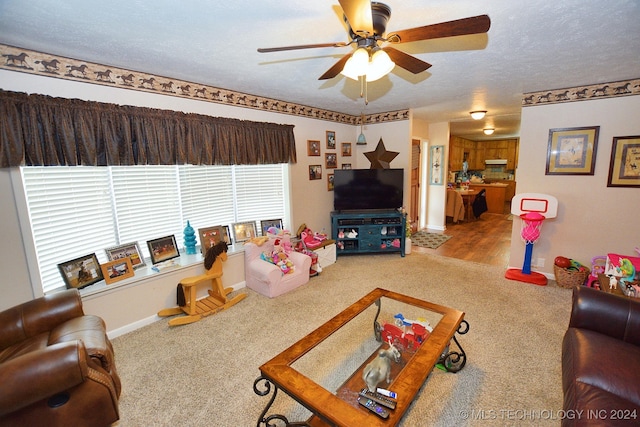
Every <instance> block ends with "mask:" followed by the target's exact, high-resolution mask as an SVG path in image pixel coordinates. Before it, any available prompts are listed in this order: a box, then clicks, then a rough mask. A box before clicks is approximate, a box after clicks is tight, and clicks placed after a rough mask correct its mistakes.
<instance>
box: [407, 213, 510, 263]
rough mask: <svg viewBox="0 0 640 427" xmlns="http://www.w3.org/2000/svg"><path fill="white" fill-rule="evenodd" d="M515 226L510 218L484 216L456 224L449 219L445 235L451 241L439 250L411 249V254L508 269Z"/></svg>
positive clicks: (508, 216) (496, 215)
mask: <svg viewBox="0 0 640 427" xmlns="http://www.w3.org/2000/svg"><path fill="white" fill-rule="evenodd" d="M512 225H513V221H512V220H511V219H510V215H509V214H492V213H484V214H482V215H481V217H480V219H477V220H476V219H474V220H471V221H460V222H458V223H457V224H454V223H453V222H451V219H450V218H448V219H447V229H446V230H445V231H444V234H447V235H449V236H451V239H449V240H448V241H447V242H445V243H444V244H442V245H441V246H440V247H439V248H437V249H429V248H421V247H419V246H416V245H412V247H411V250H412V251H415V252H424V253H430V254H435V255H442V256H445V257H450V258H458V259H463V260H467V261H475V262H479V263H482V264H490V265H497V266H502V267H505V268H506V267H507V266H508V264H509V251H510V246H511V227H512Z"/></svg>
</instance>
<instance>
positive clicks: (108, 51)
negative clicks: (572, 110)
mask: <svg viewBox="0 0 640 427" xmlns="http://www.w3.org/2000/svg"><path fill="white" fill-rule="evenodd" d="M385 3H386V4H387V5H389V6H390V7H391V10H392V12H391V19H390V20H389V24H388V25H387V31H388V32H390V31H395V30H402V29H407V28H413V27H419V26H423V25H427V24H435V23H439V22H443V21H449V20H454V19H460V18H466V17H470V16H476V15H481V14H487V15H489V17H490V18H491V28H490V30H489V32H488V33H487V34H486V35H485V34H483V35H472V36H460V37H452V38H447V39H439V40H430V41H421V42H414V43H406V44H400V45H397V48H398V49H400V50H403V51H404V52H406V53H409V54H412V55H415V56H417V57H418V58H420V59H422V60H423V61H426V62H429V63H430V64H432V65H433V66H432V67H431V68H430V69H428V70H427V71H425V72H422V73H420V74H418V75H412V74H410V73H409V72H407V71H405V70H403V69H400V68H399V67H396V68H395V70H394V71H393V72H392V73H391V74H389V75H388V76H386V77H384V78H382V79H381V80H379V81H376V82H373V83H370V84H369V85H368V99H369V103H368V105H365V102H364V100H363V99H362V98H360V97H359V94H360V85H359V84H358V83H357V82H355V81H352V80H349V79H347V78H345V77H343V76H341V75H339V76H338V77H336V78H333V79H331V80H326V81H320V80H318V77H319V76H320V75H322V74H323V73H324V72H325V71H326V70H327V69H329V68H330V67H331V66H332V65H333V64H334V63H335V62H337V61H338V59H339V58H340V57H342V56H343V55H344V54H346V53H348V52H349V51H350V49H352V48H351V47H343V48H320V49H307V50H295V51H284V52H276V53H258V52H257V51H256V49H257V48H258V47H276V46H288V45H298V44H315V43H327V42H347V41H349V40H348V37H347V32H346V27H345V25H344V23H343V21H342V11H341V9H340V6H339V4H338V1H337V0H326V1H300V0H278V1H276V0H260V1H256V0H234V1H224V2H222V1H211V0H191V1H182V2H180V1H175V0H154V1H143V0H111V1H100V2H98V1H93V0H61V1H55V2H54V1H51V0H29V1H24V0H0V42H1V43H5V44H8V45H12V46H16V47H21V48H25V49H32V50H36V51H40V52H45V53H50V54H54V55H60V56H66V57H70V58H74V59H79V60H85V61H91V62H96V63H100V64H105V65H111V66H114V67H121V68H127V69H131V70H135V71H140V72H147V73H153V74H157V75H162V76H167V77H172V78H176V79H182V80H186V81H191V82H194V83H201V84H206V85H211V86H215V87H220V88H226V89H232V90H235V91H239V92H245V93H249V94H253V95H258V96H264V97H269V98H275V99H280V100H284V101H288V102H294V103H299V104H303V105H308V106H313V107H318V108H323V109H327V110H332V111H336V112H340V113H347V114H352V115H359V114H360V113H361V112H362V113H365V114H373V113H379V112H387V111H396V110H403V109H407V108H412V109H413V110H414V114H415V116H416V117H418V118H421V119H425V120H427V121H429V122H441V121H450V122H451V129H452V134H454V135H458V136H464V137H467V138H471V139H476V140H480V139H483V138H484V137H483V135H482V132H481V130H482V128H483V127H486V126H493V127H495V128H496V132H495V133H494V135H492V137H491V139H496V138H505V137H511V136H517V135H518V132H519V124H520V113H521V105H522V94H523V93H527V92H535V91H540V90H546V89H556V88H564V87H575V86H579V85H588V84H597V83H604V82H615V81H619V80H625V79H632V78H638V77H640V2H639V1H637V0H609V1H607V2H602V1H596V0H562V1H557V0H552V1H549V0H528V1H526V2H519V1H513V0H491V1H486V2H481V1H477V0H416V1H410V2H409V1H400V0H385ZM474 109H482V110H488V111H489V113H488V115H487V117H486V118H485V119H484V120H482V121H479V122H475V121H471V120H470V119H469V115H468V112H469V111H471V110H474ZM485 139H486V138H485Z"/></svg>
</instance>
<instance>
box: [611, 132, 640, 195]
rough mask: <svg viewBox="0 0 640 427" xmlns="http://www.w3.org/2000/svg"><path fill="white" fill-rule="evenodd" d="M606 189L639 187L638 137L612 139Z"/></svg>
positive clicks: (639, 152)
mask: <svg viewBox="0 0 640 427" xmlns="http://www.w3.org/2000/svg"><path fill="white" fill-rule="evenodd" d="M607 187H640V135H638V136H616V137H614V138H613V145H612V147H611V162H610V163H609V181H608V182H607Z"/></svg>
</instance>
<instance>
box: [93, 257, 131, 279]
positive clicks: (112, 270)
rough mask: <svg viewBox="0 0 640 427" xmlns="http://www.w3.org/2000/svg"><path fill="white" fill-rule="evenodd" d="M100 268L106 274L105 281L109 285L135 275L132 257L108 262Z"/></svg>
mask: <svg viewBox="0 0 640 427" xmlns="http://www.w3.org/2000/svg"><path fill="white" fill-rule="evenodd" d="M100 269H101V270H102V275H103V276H104V281H105V282H107V285H110V284H112V283H115V282H117V281H120V280H123V279H126V278H128V277H133V275H134V274H135V273H134V272H133V265H132V264H131V259H129V258H121V259H116V260H114V261H109V262H106V263H104V264H101V265H100Z"/></svg>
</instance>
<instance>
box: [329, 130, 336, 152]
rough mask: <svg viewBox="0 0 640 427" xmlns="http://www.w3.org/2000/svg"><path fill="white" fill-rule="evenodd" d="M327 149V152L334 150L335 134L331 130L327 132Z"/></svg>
mask: <svg viewBox="0 0 640 427" xmlns="http://www.w3.org/2000/svg"><path fill="white" fill-rule="evenodd" d="M327 148H328V149H329V150H335V149H336V133H335V132H334V131H332V130H328V131H327Z"/></svg>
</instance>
